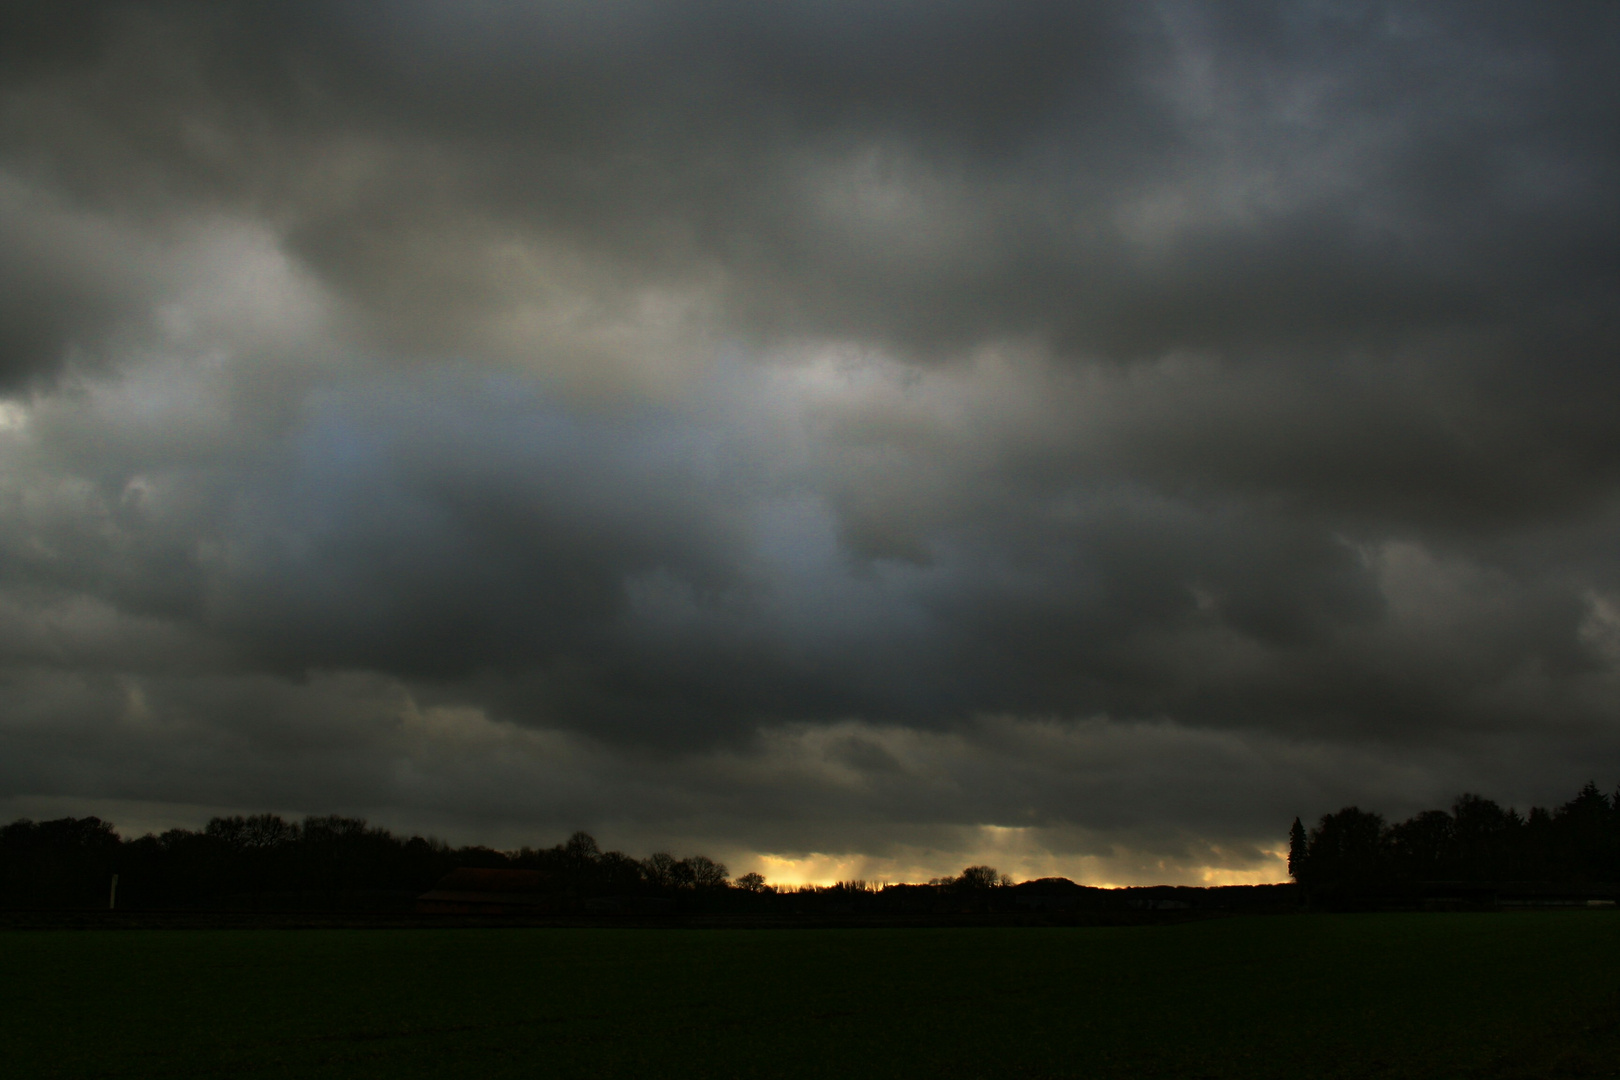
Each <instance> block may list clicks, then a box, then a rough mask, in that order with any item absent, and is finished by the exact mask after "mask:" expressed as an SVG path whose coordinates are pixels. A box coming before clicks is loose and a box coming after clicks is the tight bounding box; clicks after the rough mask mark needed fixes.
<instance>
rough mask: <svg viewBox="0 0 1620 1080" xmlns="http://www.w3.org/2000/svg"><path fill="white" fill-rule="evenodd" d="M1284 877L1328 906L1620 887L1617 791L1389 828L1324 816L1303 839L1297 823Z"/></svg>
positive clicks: (1468, 798)
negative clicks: (1457, 893) (1456, 887)
mask: <svg viewBox="0 0 1620 1080" xmlns="http://www.w3.org/2000/svg"><path fill="white" fill-rule="evenodd" d="M1288 872H1289V873H1290V874H1291V875H1292V876H1293V878H1294V880H1295V881H1297V882H1298V883H1299V884H1300V885H1301V886H1302V887H1304V889H1305V891H1306V893H1307V894H1308V895H1309V896H1310V897H1311V898H1312V899H1313V900H1315V901H1318V902H1328V903H1333V902H1347V901H1354V900H1356V899H1358V898H1373V897H1388V896H1401V895H1410V894H1414V893H1417V892H1421V891H1423V888H1424V886H1426V885H1429V886H1432V885H1438V884H1443V883H1454V884H1462V885H1476V886H1482V885H1488V884H1495V885H1500V886H1503V887H1504V888H1507V887H1509V886H1511V885H1512V884H1513V883H1519V884H1521V885H1527V884H1529V883H1543V884H1548V885H1554V884H1557V885H1567V886H1584V885H1597V884H1604V883H1614V882H1620V791H1617V792H1616V793H1615V796H1614V797H1613V798H1612V799H1610V798H1605V797H1604V795H1603V793H1602V792H1601V791H1599V790H1598V787H1597V785H1596V784H1594V783H1588V784H1587V785H1586V786H1585V787H1584V788H1582V789H1581V791H1580V793H1579V794H1578V795H1576V796H1575V797H1574V798H1573V799H1571V800H1570V801H1569V802H1567V803H1565V804H1564V805H1562V806H1559V807H1557V808H1555V809H1552V810H1547V809H1544V808H1542V807H1539V806H1538V807H1533V808H1532V809H1531V810H1530V812H1529V813H1528V814H1526V815H1520V814H1519V813H1518V811H1516V810H1514V809H1512V808H1508V809H1503V808H1502V807H1501V806H1499V805H1497V804H1496V803H1494V802H1492V801H1491V800H1490V799H1485V798H1481V797H1480V796H1478V795H1461V796H1459V797H1458V798H1457V800H1456V801H1455V802H1454V803H1452V805H1451V810H1450V811H1449V812H1448V811H1445V810H1425V811H1424V812H1422V813H1420V814H1417V815H1415V816H1413V817H1411V818H1408V819H1407V820H1405V821H1402V822H1398V823H1396V824H1394V825H1389V824H1386V823H1385V821H1384V819H1383V817H1382V816H1380V815H1378V814H1374V813H1370V812H1368V811H1366V810H1362V809H1360V808H1359V807H1355V806H1347V807H1345V808H1344V809H1343V810H1340V811H1339V812H1338V813H1336V814H1327V815H1324V816H1323V817H1322V819H1321V821H1319V822H1318V823H1317V824H1316V826H1315V827H1314V828H1312V829H1311V830H1310V831H1309V832H1308V833H1307V832H1306V830H1305V827H1304V826H1303V825H1302V824H1301V823H1300V821H1299V819H1298V818H1295V819H1294V824H1293V828H1292V829H1291V830H1290V833H1289V844H1288ZM1429 891H1430V892H1432V891H1434V890H1433V889H1432V888H1431V889H1429ZM1508 891H1512V890H1511V889H1510V888H1509V889H1508Z"/></svg>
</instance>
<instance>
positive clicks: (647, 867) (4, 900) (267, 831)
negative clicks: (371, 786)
mask: <svg viewBox="0 0 1620 1080" xmlns="http://www.w3.org/2000/svg"><path fill="white" fill-rule="evenodd" d="M459 867H477V868H488V869H520V870H538V871H541V873H542V874H543V875H544V879H545V880H546V881H547V882H549V883H551V885H552V887H553V888H555V889H556V890H557V891H559V892H566V893H569V894H572V895H595V894H603V893H626V894H650V895H677V894H681V893H689V892H698V891H714V890H718V889H725V888H728V887H729V881H728V871H727V870H726V867H725V866H724V865H723V864H722V863H718V862H716V861H714V860H713V859H710V858H708V857H706V856H703V855H693V856H689V857H687V858H683V859H677V858H675V857H673V856H671V855H669V854H667V853H664V852H658V853H656V854H654V855H651V856H649V857H647V858H645V859H635V858H631V857H630V856H628V855H625V854H623V853H622V852H618V851H606V852H604V851H602V850H600V849H599V848H598V847H597V844H596V841H595V840H593V839H592V838H591V837H590V836H589V835H587V834H585V833H576V834H574V835H573V836H572V837H570V838H569V839H568V840H567V841H566V842H564V843H561V844H558V845H557V846H555V847H551V848H539V849H537V848H528V847H525V848H522V849H520V850H517V851H496V850H493V849H491V848H487V847H476V846H475V847H460V848H457V847H451V846H449V845H448V844H445V843H443V842H442V841H438V840H432V839H426V838H423V837H421V836H412V837H409V838H408V839H407V838H402V837H398V836H395V835H394V834H392V833H391V832H389V831H388V830H387V829H382V828H378V827H376V826H373V825H369V824H367V823H366V822H365V821H363V820H361V819H358V818H347V817H307V818H305V819H304V820H303V821H302V822H295V821H287V820H285V819H283V818H281V817H278V816H277V815H275V814H255V815H253V816H251V817H216V818H214V819H213V820H211V821H210V822H209V823H208V824H207V826H206V827H205V828H203V829H201V830H200V831H192V830H189V829H170V830H169V831H167V832H165V833H162V834H160V835H153V834H150V833H149V834H147V835H145V836H142V837H140V838H138V839H131V840H124V839H122V838H120V837H119V835H118V833H117V832H115V831H114V828H113V826H112V824H111V823H110V822H106V821H102V820H101V819H99V818H94V817H87V818H62V819H60V820H57V821H42V822H34V821H28V820H20V821H15V822H12V823H11V824H10V825H6V826H4V827H0V906H3V907H8V908H36V909H39V908H62V907H97V906H100V907H105V906H106V905H107V904H108V902H109V901H111V900H112V899H113V897H112V876H113V875H114V874H117V875H118V886H117V899H116V903H117V907H119V908H121V909H135V910H142V909H144V910H154V909H179V908H196V907H208V908H220V907H226V908H244V909H255V910H264V909H274V908H285V909H289V910H309V909H318V910H330V909H341V908H364V909H388V908H395V909H400V910H408V909H409V907H410V905H411V904H412V902H413V901H414V899H415V897H416V896H417V895H418V894H419V893H421V892H423V891H425V890H426V889H429V888H431V887H432V885H433V883H434V882H436V881H438V880H439V879H440V878H441V877H443V876H444V875H445V874H447V873H449V872H450V871H451V870H454V869H457V868H459Z"/></svg>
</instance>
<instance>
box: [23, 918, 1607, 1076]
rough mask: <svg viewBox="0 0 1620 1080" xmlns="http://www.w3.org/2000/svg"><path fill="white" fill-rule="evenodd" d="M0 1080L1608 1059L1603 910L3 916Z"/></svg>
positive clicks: (1562, 1068)
mask: <svg viewBox="0 0 1620 1080" xmlns="http://www.w3.org/2000/svg"><path fill="white" fill-rule="evenodd" d="M0 1072H3V1073H4V1075H5V1076H6V1077H10V1078H17V1080H25V1078H33V1077H164V1078H175V1077H193V1076H209V1077H213V1076H238V1075H240V1076H255V1077H259V1076H263V1077H283V1076H285V1077H391V1078H392V1077H463V1076H465V1077H480V1078H482V1077H520V1076H578V1077H586V1076H590V1077H599V1076H717V1077H725V1076H762V1077H775V1076H782V1077H838V1078H848V1077H856V1076H927V1077H975V1076H985V1077H990V1076H998V1077H999V1076H1011V1077H1046V1076H1052V1077H1058V1076H1074V1077H1284V1076H1287V1077H1473V1076H1477V1077H1556V1076H1620V915H1616V914H1615V913H1612V912H1591V913H1587V912H1579V913H1563V914H1500V915H1464V914H1445V915H1350V916H1326V915H1312V916H1279V917H1271V918H1243V919H1237V918H1234V919H1225V920H1219V921H1209V922H1195V923H1184V924H1179V925H1165V926H1143V927H1122V928H1074V929H1056V928H1054V929H1032V928H1031V929H939V930H932V929H914V930H785V931H784V930H770V931H748V930H708V931H705V930H691V931H687V930H611V929H610V930H559V929H542V930H321V931H285V930H283V931H108V932H98V931H81V932H72V931H59V932H26V931H17V932H8V933H3V934H0Z"/></svg>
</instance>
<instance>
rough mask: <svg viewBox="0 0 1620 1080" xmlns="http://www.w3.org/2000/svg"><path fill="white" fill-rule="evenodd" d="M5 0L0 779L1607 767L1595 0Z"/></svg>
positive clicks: (773, 847) (822, 848)
mask: <svg viewBox="0 0 1620 1080" xmlns="http://www.w3.org/2000/svg"><path fill="white" fill-rule="evenodd" d="M3 19H4V20H5V25H3V26H0V41H3V42H4V45H3V46H0V49H3V54H0V241H3V242H0V286H3V288H0V315H3V323H0V326H3V330H0V388H3V389H4V390H5V391H6V392H7V393H9V394H10V397H9V399H8V400H9V403H8V404H5V405H4V406H3V407H0V456H3V459H4V467H3V469H0V697H3V698H4V700H5V702H6V705H5V708H4V709H3V710H0V716H3V717H4V719H0V746H4V747H5V752H4V754H0V760H3V761H4V762H5V765H4V771H3V772H0V796H5V797H10V798H11V799H13V800H14V801H16V805H18V806H24V807H26V806H29V805H34V804H35V803H37V804H38V805H41V806H43V805H46V804H47V803H48V804H49V805H52V806H57V805H61V804H60V802H59V800H62V799H72V798H79V799H86V800H93V799H100V800H115V801H116V800H124V801H125V802H126V803H127V804H128V805H129V806H143V805H154V804H165V805H170V806H173V805H180V806H186V805H189V806H194V807H197V808H230V807H268V806H274V807H277V808H284V809H302V810H311V811H315V810H325V809H329V808H343V809H348V810H353V811H359V812H367V813H373V814H376V815H378V816H380V817H383V818H385V819H387V820H391V821H399V822H407V821H408V822H412V823H420V824H421V826H422V827H436V828H442V829H450V830H452V831H458V830H459V832H460V833H461V834H463V835H467V836H480V837H486V836H495V835H497V834H498V835H501V836H515V835H517V834H519V833H524V834H525V835H529V833H532V832H534V831H541V832H544V830H552V831H555V830H557V829H562V828H568V827H573V826H575V825H580V824H583V825H587V826H590V827H594V828H597V829H599V830H600V831H602V832H603V833H604V835H605V838H607V839H608V840H609V841H610V842H620V840H619V838H621V837H622V838H623V840H622V842H624V843H626V844H643V845H645V846H654V845H658V844H661V843H666V842H668V843H673V842H676V841H680V842H685V843H689V844H691V845H694V846H703V845H707V846H708V847H709V848H712V849H714V850H716V851H729V852H732V853H734V858H742V857H755V856H753V855H750V854H749V853H776V854H777V855H778V856H780V857H781V858H782V859H790V858H795V857H799V856H805V855H807V853H813V852H820V853H823V854H824V855H825V856H826V858H828V859H832V860H833V863H825V864H814V865H815V866H820V867H821V869H822V870H826V869H827V867H829V866H833V865H834V864H836V865H837V866H838V867H841V868H847V867H850V866H854V867H857V868H858V867H861V866H865V867H867V868H869V869H870V868H876V869H877V870H878V871H883V872H893V873H897V874H899V873H908V872H912V871H917V872H921V871H922V870H929V869H933V870H937V871H939V872H943V871H944V870H948V869H951V868H952V867H953V866H954V865H955V862H956V860H957V859H958V858H959V857H965V856H967V855H969V854H983V853H985V852H990V853H991V854H994V852H995V851H996V850H1003V851H1004V854H1005V859H1006V860H1013V859H1016V860H1018V865H1020V866H1024V867H1026V868H1028V869H1030V870H1031V871H1034V870H1053V869H1056V870H1063V869H1065V868H1067V870H1068V871H1069V872H1072V873H1077V874H1089V875H1091V876H1093V877H1097V878H1100V879H1108V880H1124V879H1132V878H1135V879H1140V878H1143V877H1151V876H1154V875H1155V874H1158V875H1168V876H1178V875H1182V876H1185V875H1193V876H1196V874H1197V873H1198V868H1199V867H1205V866H1208V867H1218V868H1222V870H1223V872H1226V871H1229V872H1232V873H1241V872H1243V869H1244V867H1251V868H1255V869H1254V871H1253V872H1255V873H1262V874H1266V873H1271V872H1273V870H1272V868H1271V865H1270V864H1267V863H1266V862H1265V856H1264V855H1263V854H1261V850H1262V849H1264V848H1268V847H1269V846H1272V845H1273V844H1274V841H1275V837H1276V834H1277V833H1278V832H1279V831H1280V830H1281V829H1282V828H1283V827H1284V826H1286V823H1287V819H1288V818H1289V817H1291V816H1292V815H1293V814H1294V813H1296V812H1297V813H1303V814H1306V815H1310V814H1314V813H1318V812H1321V811H1323V810H1328V809H1333V808H1336V807H1337V806H1338V805H1340V804H1341V803H1342V802H1345V801H1355V800H1360V801H1362V802H1364V803H1375V804H1377V805H1380V806H1383V807H1384V808H1386V809H1388V810H1390V811H1391V812H1405V811H1408V810H1411V809H1414V808H1416V807H1418V806H1420V805H1423V804H1426V803H1429V802H1432V801H1434V800H1438V799H1444V798H1446V797H1448V796H1449V795H1450V794H1453V793H1454V792H1455V790H1457V789H1460V788H1462V787H1475V788H1482V789H1485V790H1486V791H1487V793H1490V794H1496V795H1499V796H1500V797H1503V798H1506V799H1516V800H1520V801H1521V802H1522V801H1525V800H1530V799H1542V800H1545V799H1551V798H1559V797H1562V796H1563V795H1564V794H1565V793H1566V791H1573V790H1574V787H1576V786H1578V785H1579V784H1580V783H1581V782H1584V780H1585V779H1587V778H1588V777H1589V776H1592V775H1594V774H1595V775H1596V778H1597V779H1599V781H1600V782H1603V783H1612V782H1613V781H1614V780H1615V779H1616V778H1617V774H1620V727H1617V721H1616V716H1615V706H1614V703H1615V702H1616V701H1617V700H1620V563H1617V561H1616V559H1615V556H1614V552H1615V550H1616V548H1615V545H1616V541H1617V540H1620V516H1617V515H1620V504H1617V500H1616V495H1617V491H1620V436H1617V434H1616V432H1620V426H1617V425H1616V424H1615V423H1614V421H1613V419H1612V413H1613V411H1614V408H1613V405H1614V402H1616V401H1617V400H1620V366H1617V365H1616V357H1617V356H1620V349H1617V346H1620V327H1617V324H1616V311H1617V305H1620V258H1617V256H1620V221H1617V217H1620V212H1617V209H1616V206H1615V201H1614V199H1613V192H1614V190H1615V189H1616V187H1617V181H1620V140H1617V137H1616V135H1615V132H1617V131H1620V115H1617V113H1620V97H1617V95H1615V94H1614V92H1613V85H1612V84H1613V74H1612V73H1613V70H1614V65H1615V62H1616V60H1617V59H1620V58H1617V56H1616V52H1617V46H1616V42H1620V16H1617V15H1616V13H1615V10H1614V8H1613V6H1612V5H1607V4H1591V5H1579V4H1567V5H1558V6H1556V7H1552V8H1549V7H1547V6H1546V5H1530V4H1496V5H1482V4H1477V3H1471V4H1457V5H1444V4H1435V5H1424V6H1422V7H1413V6H1411V5H1406V4H1387V5H1380V4H1371V3H1365V4H1308V5H1301V4H1297V3H1293V4H1277V5H1269V4H1251V5H1239V6H1236V7H1234V6H1231V5H1218V6H1217V5H1197V4H1175V3H1165V4H1121V5H1108V4H1097V5H1086V6H1080V5H1069V6H1064V5H1050V4H1034V3H1031V4H1020V3H1011V4H1009V3H1005V2H999V3H971V2H965V0H964V2H960V3H946V4H938V3H931V4H920V3H890V4H871V3H863V4H843V3H813V4H812V3H805V4H794V3H785V4H772V5H764V6H761V5H756V4H731V3H722V2H712V3H687V4H674V5H672V4H639V3H591V4H575V3H554V4H521V3H515V2H513V3H493V2H492V3H487V4H465V3H461V4H449V3H440V2H427V0H423V2H420V3H409V4H396V5H390V6H389V7H388V8H387V9H386V10H382V9H378V8H374V7H371V6H368V5H359V4H349V3H340V2H335V0H334V2H332V3H327V4H305V5H283V4H270V3H262V4H261V3H250V2H241V3H212V4H192V3H167V4H164V3H138V4H133V3H132V4H120V3H89V2H86V3H50V4H46V3H39V4H15V5H11V6H9V7H8V8H7V10H6V13H5V15H4V16H3ZM17 800H20V801H17ZM29 800H34V802H33V803H30V802H29ZM41 800H44V801H43V802H41ZM51 800H58V802H51ZM197 812H198V813H201V812H203V811H202V809H199V810H198V811H197ZM525 830H528V832H525ZM987 830H988V831H987ZM542 838H543V837H542ZM997 845H1001V846H1000V848H998V847H997ZM1088 859H1091V860H1101V861H1096V862H1087V861H1086V860H1088ZM840 860H841V861H840ZM851 860H853V861H851ZM862 860H866V861H864V862H863V861H862ZM872 860H877V861H872ZM1065 860H1068V861H1065ZM771 865H773V866H778V867H779V868H780V869H781V870H782V872H783V873H789V874H791V873H793V872H796V871H794V870H793V869H792V867H791V866H790V865H789V863H787V862H782V863H779V864H771ZM804 867H812V863H803V864H801V869H803V868H804ZM812 869H813V868H812ZM804 872H812V870H804ZM814 872H821V871H820V870H816V871H814ZM828 872H830V871H828ZM874 872H876V871H874Z"/></svg>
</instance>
